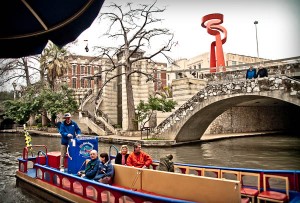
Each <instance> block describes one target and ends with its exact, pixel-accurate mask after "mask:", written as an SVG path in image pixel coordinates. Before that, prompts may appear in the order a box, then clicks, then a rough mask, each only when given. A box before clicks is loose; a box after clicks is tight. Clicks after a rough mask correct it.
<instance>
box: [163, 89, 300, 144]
mask: <svg viewBox="0 0 300 203" xmlns="http://www.w3.org/2000/svg"><path fill="white" fill-rule="evenodd" d="M258 102H259V103H264V102H269V103H270V102H272V103H274V104H279V105H281V106H290V107H291V108H293V109H296V111H297V112H298V113H300V108H299V107H300V102H299V99H298V98H297V97H295V96H290V94H289V93H287V92H284V91H280V90H277V91H265V92H256V93H247V94H234V95H222V96H214V97H208V98H207V99H206V100H203V101H202V102H197V104H196V105H195V106H194V108H193V110H192V112H191V113H190V115H189V116H186V117H185V118H184V119H182V120H180V121H178V122H177V123H176V127H175V128H174V129H173V130H171V131H169V132H168V133H167V134H168V137H169V138H171V139H173V140H176V141H177V142H185V141H194V140H200V139H201V137H202V135H203V134H204V132H205V131H206V129H207V128H208V126H209V125H210V124H211V123H212V122H213V121H214V120H215V119H216V118H217V117H218V116H219V115H221V114H222V113H223V112H225V111H226V110H228V109H230V108H232V107H235V106H239V105H240V106H241V105H246V106H247V105H250V104H252V105H255V104H256V103H258ZM260 105H261V104H260ZM296 114H297V113H296V112H295V115H296Z"/></svg>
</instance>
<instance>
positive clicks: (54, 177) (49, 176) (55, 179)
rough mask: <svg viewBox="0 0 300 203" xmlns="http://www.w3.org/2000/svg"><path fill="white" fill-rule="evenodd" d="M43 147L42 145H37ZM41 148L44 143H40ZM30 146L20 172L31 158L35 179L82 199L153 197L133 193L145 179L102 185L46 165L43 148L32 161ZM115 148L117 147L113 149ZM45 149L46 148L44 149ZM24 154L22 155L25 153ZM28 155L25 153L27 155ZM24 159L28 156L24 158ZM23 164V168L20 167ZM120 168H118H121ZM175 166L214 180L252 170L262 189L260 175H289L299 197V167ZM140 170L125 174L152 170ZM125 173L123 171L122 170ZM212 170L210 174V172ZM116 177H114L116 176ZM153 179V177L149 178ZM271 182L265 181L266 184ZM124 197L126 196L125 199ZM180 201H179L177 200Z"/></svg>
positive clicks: (155, 167)
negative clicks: (225, 175) (29, 153)
mask: <svg viewBox="0 0 300 203" xmlns="http://www.w3.org/2000/svg"><path fill="white" fill-rule="evenodd" d="M38 146H39V147H40V146H43V145H38ZM43 147H44V146H43ZM29 150H30V149H29V148H26V149H24V152H23V159H22V158H20V159H19V171H20V172H23V173H26V172H27V168H26V170H25V169H24V167H25V165H24V162H26V167H27V161H32V162H33V164H34V170H35V171H36V173H35V174H36V178H37V179H40V180H41V181H44V182H47V183H49V184H51V185H53V186H56V187H59V188H61V189H62V190H59V191H63V192H70V193H74V194H76V195H79V196H80V197H81V198H86V199H88V200H92V201H95V202H103V201H104V200H110V199H111V198H115V199H116V201H118V199H120V198H121V199H123V202H125V199H124V198H125V196H127V197H128V198H130V199H132V200H134V202H137V203H139V202H144V201H145V199H148V200H150V199H151V201H154V200H153V196H152V195H149V194H147V193H143V192H136V189H135V187H139V186H138V185H139V184H140V183H141V182H143V183H145V184H146V181H144V180H143V181H141V180H140V181H137V184H136V185H135V186H134V187H132V188H131V183H132V181H133V180H131V182H130V179H128V180H126V181H127V182H128V184H127V186H128V187H126V185H125V186H124V187H122V186H121V187H118V186H117V185H118V184H117V183H116V184H117V185H114V186H117V187H112V186H110V185H105V184H101V183H98V182H95V181H91V180H87V179H82V178H80V177H78V176H77V175H76V174H75V175H74V174H68V173H63V172H60V171H59V170H57V169H56V168H51V167H49V166H47V165H48V164H47V159H44V158H43V157H46V156H45V155H46V154H47V153H44V152H43V151H39V152H38V156H37V157H35V159H33V160H31V159H32V157H28V151H29ZM116 150H117V149H116ZM45 151H46V152H47V148H46V150H45ZM24 154H25V155H24ZM26 154H27V155H26ZM24 158H27V159H24ZM111 159H114V156H111ZM158 165H159V162H158V161H154V162H153V163H152V165H151V167H150V169H152V170H158ZM22 167H23V169H22ZM116 168H117V169H118V170H119V171H120V170H125V171H127V170H129V169H130V170H132V169H133V168H131V167H124V166H123V167H119V166H117V165H115V169H116ZM120 168H121V169H120ZM174 168H175V174H176V173H177V174H178V173H181V174H185V175H191V176H208V177H209V178H212V177H213V179H215V178H219V179H224V178H223V176H222V172H226V171H229V172H232V173H233V172H236V173H237V174H239V173H242V172H245V173H255V174H258V176H259V185H260V186H259V187H260V188H258V189H259V191H262V190H263V187H262V186H263V185H264V184H263V178H264V175H273V176H282V177H287V178H288V186H289V197H290V202H293V201H292V200H294V199H296V198H300V195H299V192H300V186H299V183H300V170H266V169H249V168H229V167H217V166H204V165H193V164H181V163H175V164H174ZM118 170H117V171H116V174H117V176H118ZM139 170H140V171H142V172H143V174H142V173H139V174H136V175H134V173H135V172H132V171H131V172H130V173H133V174H131V176H129V175H128V173H124V174H126V177H135V176H138V175H139V176H140V178H142V176H145V175H146V174H148V172H149V173H150V172H151V171H152V170H146V171H143V169H137V168H135V170H134V171H139ZM123 172H124V171H123ZM210 173H211V174H210ZM148 175H149V177H150V176H151V178H150V179H152V177H153V174H151V175H150V174H148ZM237 178H238V177H237ZM115 180H117V179H115ZM152 180H153V179H152ZM237 180H238V181H241V180H240V177H239V178H238V179H237ZM269 184H270V183H269V182H268V183H267V185H269ZM143 187H144V186H141V185H140V188H143ZM284 190H285V189H284V188H283V189H279V190H277V191H281V192H285V191H284ZM127 197H126V198H127ZM154 198H158V199H157V201H160V202H170V201H171V202H176V200H174V199H171V198H168V197H160V196H155V197H154ZM179 202H180V201H179Z"/></svg>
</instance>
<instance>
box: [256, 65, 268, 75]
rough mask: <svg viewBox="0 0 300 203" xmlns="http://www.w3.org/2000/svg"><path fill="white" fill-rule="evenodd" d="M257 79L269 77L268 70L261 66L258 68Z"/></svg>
mask: <svg viewBox="0 0 300 203" xmlns="http://www.w3.org/2000/svg"><path fill="white" fill-rule="evenodd" d="M256 77H257V78H263V77H268V71H267V69H266V68H264V67H262V66H260V67H259V68H258V71H257V74H256Z"/></svg>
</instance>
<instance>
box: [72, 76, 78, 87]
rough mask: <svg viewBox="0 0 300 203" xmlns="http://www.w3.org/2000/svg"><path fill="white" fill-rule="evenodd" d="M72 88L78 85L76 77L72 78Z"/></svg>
mask: <svg viewBox="0 0 300 203" xmlns="http://www.w3.org/2000/svg"><path fill="white" fill-rule="evenodd" d="M72 88H74V89H76V88H77V85H76V78H72Z"/></svg>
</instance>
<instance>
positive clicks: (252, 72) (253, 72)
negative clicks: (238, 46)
mask: <svg viewBox="0 0 300 203" xmlns="http://www.w3.org/2000/svg"><path fill="white" fill-rule="evenodd" d="M255 77H256V69H255V68H253V66H250V68H249V69H248V70H247V72H246V79H253V78H255Z"/></svg>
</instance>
